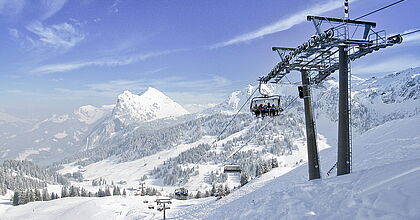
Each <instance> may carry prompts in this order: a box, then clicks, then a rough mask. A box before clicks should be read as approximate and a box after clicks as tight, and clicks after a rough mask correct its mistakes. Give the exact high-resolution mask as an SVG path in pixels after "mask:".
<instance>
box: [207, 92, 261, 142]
mask: <svg viewBox="0 0 420 220" xmlns="http://www.w3.org/2000/svg"><path fill="white" fill-rule="evenodd" d="M258 88H259V87H256V88H255V89H254V91H253V92H252V94H251V95H250V96H249V97H248V99H247V100H246V101H245V102H244V104H243V105H242V106H241V108H240V109H239V110H238V112H236V114H235V115H234V116H233V118H232V119H230V121H229V123H227V124H226V126H225V128H224V129H223V130H222V132H220V134H219V135H218V136H217V138H216V140H214V141H213V143H212V145H213V144H214V143H215V142H216V141H218V140H219V138H220V136H222V134H223V133H224V132H225V131H226V129H227V128H228V127H229V125H230V124H231V123H232V121H233V120H234V119H235V118H236V116H237V115H238V114H239V113H240V112H241V110H242V109H243V108H244V106H245V105H246V104H247V103H248V102H249V100H250V99H251V98H252V96H253V95H254V94H255V92H256V91H257V90H258Z"/></svg>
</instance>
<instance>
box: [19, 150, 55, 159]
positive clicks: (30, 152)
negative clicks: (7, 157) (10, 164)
mask: <svg viewBox="0 0 420 220" xmlns="http://www.w3.org/2000/svg"><path fill="white" fill-rule="evenodd" d="M49 150H50V148H49V147H43V148H39V149H37V150H35V149H27V150H25V151H23V152H21V153H19V155H18V156H17V157H16V158H15V160H26V159H27V158H28V157H29V156H31V155H33V154H39V153H41V152H42V151H49Z"/></svg>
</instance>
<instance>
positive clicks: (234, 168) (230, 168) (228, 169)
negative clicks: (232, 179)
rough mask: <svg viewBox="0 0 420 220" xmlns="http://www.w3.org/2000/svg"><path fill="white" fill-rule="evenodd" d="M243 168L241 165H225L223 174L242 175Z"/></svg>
mask: <svg viewBox="0 0 420 220" xmlns="http://www.w3.org/2000/svg"><path fill="white" fill-rule="evenodd" d="M240 172H241V166H239V165H225V167H224V168H223V173H240Z"/></svg>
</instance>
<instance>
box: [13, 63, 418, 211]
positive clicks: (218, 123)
mask: <svg viewBox="0 0 420 220" xmlns="http://www.w3.org/2000/svg"><path fill="white" fill-rule="evenodd" d="M255 88H256V87H253V86H247V87H246V88H244V90H242V91H236V92H233V93H232V94H231V95H230V96H229V97H228V98H227V99H226V100H225V101H224V102H222V103H221V104H219V105H216V106H214V107H212V108H210V109H207V110H205V111H203V112H202V113H200V114H194V115H191V114H188V112H187V111H186V110H185V109H183V108H182V107H181V106H180V105H179V104H177V103H175V102H173V101H172V100H170V98H168V97H167V96H165V95H164V94H162V93H161V92H159V91H157V90H155V89H153V88H149V89H148V90H147V91H146V92H145V93H143V94H141V95H135V94H132V93H130V92H128V91H126V92H124V93H123V94H121V95H119V96H118V100H117V104H116V106H115V108H114V110H113V112H112V114H102V115H101V112H100V111H98V110H95V108H93V107H90V106H87V107H84V108H82V109H79V111H77V113H75V115H77V120H78V122H79V123H83V124H85V125H86V126H87V125H89V126H91V127H88V129H87V130H86V131H84V132H82V133H80V134H81V135H85V137H86V142H85V143H84V144H85V145H84V146H81V148H79V149H83V150H82V151H80V152H77V153H76V154H73V155H71V156H68V157H66V158H65V159H63V160H61V161H60V162H58V163H56V164H55V165H54V166H53V167H54V168H56V169H58V170H59V172H60V173H62V174H66V175H73V174H74V172H76V173H77V175H78V176H79V179H80V181H73V182H72V184H73V185H76V186H79V187H84V188H86V189H88V190H92V191H97V190H98V186H93V182H94V181H96V180H98V179H106V181H107V182H108V183H109V182H113V183H115V185H116V186H118V187H121V188H126V189H130V188H131V189H136V188H138V183H139V182H140V181H142V182H144V183H145V185H146V186H147V187H152V188H156V189H158V191H159V193H160V194H162V195H163V196H170V195H171V194H173V192H174V190H175V189H177V188H180V187H185V188H187V189H188V190H189V192H190V198H192V197H195V198H202V197H207V198H202V199H198V200H191V201H189V200H188V201H186V202H181V203H174V205H173V209H172V210H171V211H172V214H170V216H172V217H175V218H179V219H184V218H192V219H195V218H199V219H200V218H209V219H225V218H226V219H229V218H233V217H238V216H240V217H241V218H243V219H261V218H268V219H279V218H282V217H283V216H288V217H289V216H290V219H295V218H298V219H299V218H307V217H310V216H312V217H315V218H318V219H325V218H327V219H337V218H338V219H341V218H344V219H351V218H352V217H351V214H353V213H354V214H355V215H356V217H358V218H376V217H377V218H380V217H389V218H396V217H397V216H400V217H402V218H408V219H410V218H412V217H415V216H419V213H418V212H417V211H415V209H414V208H413V206H412V205H411V203H410V204H405V202H401V203H404V207H407V208H406V211H407V212H406V213H404V212H400V211H395V210H393V209H391V208H389V211H388V210H387V208H386V207H388V206H390V207H395V206H396V207H401V206H398V204H396V203H390V201H388V200H389V199H388V198H387V197H386V195H385V194H383V191H386V190H388V189H389V188H390V187H391V186H396V189H395V190H394V189H392V190H390V191H389V193H391V194H393V193H396V192H399V190H400V191H402V192H406V191H407V190H408V191H409V192H412V191H413V190H412V188H413V185H410V184H409V183H407V181H412V180H414V179H415V178H418V166H419V164H418V163H417V162H416V161H418V160H419V158H420V155H419V153H418V152H420V151H419V148H420V146H419V142H420V141H419V134H420V132H419V126H418V124H420V123H419V122H420V118H419V108H420V99H419V96H420V95H419V94H420V68H413V69H408V70H405V71H401V72H398V73H395V74H390V75H388V76H385V77H381V78H370V79H362V78H358V77H353V87H352V103H351V104H352V108H351V109H352V111H351V118H352V127H353V131H354V132H353V137H354V142H353V143H354V145H353V158H354V159H353V162H354V164H353V171H354V174H352V175H347V176H343V177H327V176H325V173H326V172H327V170H328V169H329V168H330V167H332V165H333V164H334V163H335V160H336V159H335V158H336V149H335V146H336V144H337V140H336V138H337V128H336V126H337V115H338V110H337V103H338V85H337V83H336V81H335V80H334V79H332V80H328V81H326V82H325V83H323V84H322V85H320V86H316V87H315V86H314V87H312V91H313V104H314V112H315V118H316V121H315V122H316V129H317V133H318V149H319V150H321V155H320V160H321V169H322V170H323V171H322V172H323V177H324V179H323V180H316V181H311V182H307V167H306V164H305V162H306V161H307V154H306V142H305V132H304V131H305V127H304V118H303V115H304V114H303V104H302V100H300V99H296V97H297V90H296V85H281V86H274V85H269V86H267V87H265V88H264V90H265V91H266V93H273V94H280V95H281V99H282V100H281V101H282V105H283V106H287V109H286V111H284V112H283V113H282V115H281V116H279V117H276V118H269V117H266V118H264V119H255V118H254V116H253V115H251V114H250V113H249V112H248V111H249V108H248V106H247V105H246V106H245V107H244V108H243V110H242V113H240V114H238V115H237V116H236V117H235V118H233V114H232V113H236V111H238V110H239V108H240V107H241V106H242V105H243V103H245V101H246V100H247V99H248V98H249V96H250V95H251V94H252V92H253V91H254V90H255ZM257 95H258V92H256V93H255V94H254V96H257ZM146 103H147V104H146ZM168 109H171V111H168ZM99 115H100V116H99ZM69 118H70V117H69V116H55V117H53V118H51V119H49V121H48V123H55V124H60V123H65V122H67V121H69ZM92 121H93V122H92ZM89 122H92V123H90V124H89ZM227 123H230V124H229V126H228V127H226V128H227V129H226V130H225V129H224V128H225V126H226V125H227ZM222 131H223V133H221V132H222ZM66 134H68V133H67V132H66ZM58 136H59V137H62V139H64V138H66V137H67V136H68V135H65V134H63V133H60V134H58ZM55 139H57V137H55ZM233 153H235V154H233ZM230 155H231V156H230ZM224 164H239V165H240V166H241V169H242V175H241V176H235V175H225V174H223V172H222V169H223V165H224ZM394 166H395V167H394ZM72 173H73V174H72ZM373 173H378V176H376V175H373ZM401 173H402V174H403V175H400V174H401ZM372 175H373V177H372V178H370V177H369V176H372ZM273 178H275V179H274V180H273ZM405 178H407V179H405ZM247 181H249V182H248V184H246V182H247ZM238 182H240V183H242V182H243V184H246V185H244V187H242V188H239V189H234V187H235V186H238V185H239V184H240V183H238ZM349 182H355V184H353V185H351V186H349V185H348V184H346V183H349ZM378 184H379V185H378ZM112 185H113V186H114V184H112ZM99 188H100V186H99ZM214 188H217V190H219V189H222V190H224V191H226V192H227V191H231V192H232V193H231V194H230V195H229V196H226V197H224V198H223V199H221V200H218V201H215V200H214V199H211V197H210V198H209V196H210V194H211V193H210V192H212V191H213V189H214ZM374 188H377V189H379V191H375V190H373V189H374ZM225 189H226V190H225ZM219 192H220V191H219ZM340 192H343V193H340ZM359 192H366V193H367V194H366V195H365V194H363V195H360V193H359ZM387 192H388V191H387ZM403 194H404V196H405V197H398V198H400V199H401V200H396V202H398V201H411V200H412V199H413V197H412V196H411V195H406V194H407V193H403ZM412 194H413V195H417V194H418V193H417V194H416V192H412ZM318 196H319V198H318ZM395 197H396V198H397V196H395ZM320 198H321V199H322V200H325V201H328V202H325V203H319V199H320ZM130 199H131V198H126V199H121V200H119V199H118V201H120V202H122V203H124V204H129V203H130V204H131V202H129V200H130ZM64 201H69V200H64ZM72 201H76V202H75V206H77V207H79V204H80V203H84V202H85V201H86V202H87V201H89V202H88V203H91V204H92V205H94V206H100V207H103V206H104V205H105V204H106V205H105V206H108V207H112V208H111V209H110V210H115V206H118V204H115V203H113V200H111V199H102V200H101V199H93V200H92V199H90V198H89V199H80V200H72ZM337 201H342V202H337ZM376 201H377V202H376ZM415 201H417V200H415ZM54 202H55V203H60V202H59V201H54ZM417 202H418V201H417ZM193 203H194V204H195V203H197V205H194V206H192V204H193ZM318 203H319V204H318ZM63 204H65V202H63ZM274 204H275V205H277V204H284V206H281V207H280V208H279V207H278V206H275V208H274V206H273V205H274ZM28 206H34V207H35V204H28ZM128 206H129V207H132V205H128ZM36 207H38V208H39V209H41V212H45V211H42V210H45V209H46V206H44V205H43V204H42V205H39V206H38V205H36ZM145 207H146V206H144V208H145ZM186 207H188V208H186ZM343 207H350V208H351V209H350V210H351V211H345V210H344V208H343ZM226 209H228V210H232V212H235V215H231V214H229V213H226ZM334 209H337V210H343V211H339V212H337V214H336V215H331V216H329V215H328V213H331V212H332V211H331V210H334ZM11 210H12V209H11ZM13 210H15V211H10V213H11V214H10V215H9V216H22V218H23V217H25V214H23V215H18V214H17V212H18V210H19V208H18V207H17V208H14V209H13ZM123 210H124V211H121V212H120V214H121V213H122V212H124V213H125V215H124V216H125V217H127V218H128V219H130V218H134V219H135V218H138V217H139V216H143V217H148V218H152V219H153V218H157V217H156V216H157V215H156V213H154V212H150V210H147V211H146V209H144V210H143V211H133V210H132V209H131V208H127V207H126V208H124V209H123ZM270 210H276V213H273V211H270ZM372 210H374V211H372ZM108 211H109V210H108ZM56 212H67V211H66V210H63V209H56ZM13 213H14V214H13ZM83 213H84V214H85V215H87V216H90V215H91V213H90V212H89V211H83ZM145 213H146V214H145ZM383 213H385V214H383ZM386 214H390V215H389V216H387V215H386ZM65 215H66V216H67V215H69V216H73V215H70V214H65ZM155 215H156V216H155ZM120 217H121V216H120ZM92 218H95V217H94V216H93V217H92ZM116 218H117V217H116Z"/></svg>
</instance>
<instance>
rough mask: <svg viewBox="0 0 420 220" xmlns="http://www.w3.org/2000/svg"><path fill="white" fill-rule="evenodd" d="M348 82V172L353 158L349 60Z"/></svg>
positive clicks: (349, 68) (349, 65)
mask: <svg viewBox="0 0 420 220" xmlns="http://www.w3.org/2000/svg"><path fill="white" fill-rule="evenodd" d="M347 70H348V82H349V88H348V92H349V113H348V114H349V148H350V149H349V163H350V173H351V172H352V164H353V159H352V152H353V147H352V145H353V143H352V142H353V124H352V118H351V100H352V98H351V84H352V82H351V80H352V75H351V62H349V63H348V68H347Z"/></svg>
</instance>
